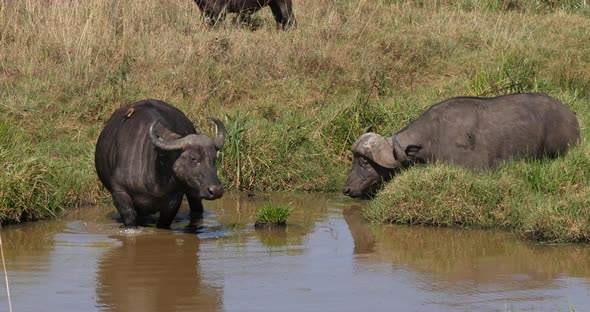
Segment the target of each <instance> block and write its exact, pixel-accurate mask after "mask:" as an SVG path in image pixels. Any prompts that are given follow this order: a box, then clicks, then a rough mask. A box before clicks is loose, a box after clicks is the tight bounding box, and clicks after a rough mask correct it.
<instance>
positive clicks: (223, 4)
mask: <svg viewBox="0 0 590 312" xmlns="http://www.w3.org/2000/svg"><path fill="white" fill-rule="evenodd" d="M195 3H196V4H197V6H198V7H199V10H201V14H203V16H204V17H205V22H206V23H207V25H208V26H210V27H212V26H214V25H215V24H217V23H218V22H220V21H223V20H224V19H225V15H226V14H227V13H237V14H238V20H239V21H240V22H243V23H247V24H249V25H251V24H252V20H251V15H252V14H254V13H255V12H256V11H258V10H260V9H262V8H263V7H265V6H269V7H270V9H271V10H272V15H273V16H274V18H275V21H276V22H277V28H279V29H283V30H285V29H287V28H289V27H290V26H293V25H295V15H294V14H293V2H292V0H195Z"/></svg>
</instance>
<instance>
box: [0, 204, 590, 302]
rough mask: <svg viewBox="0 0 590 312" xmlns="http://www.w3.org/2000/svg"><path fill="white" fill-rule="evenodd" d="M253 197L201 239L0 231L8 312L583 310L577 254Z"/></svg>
mask: <svg viewBox="0 0 590 312" xmlns="http://www.w3.org/2000/svg"><path fill="white" fill-rule="evenodd" d="M260 197H266V198H265V200H264V201H260V200H257V199H256V198H255V199H254V200H252V198H248V197H246V196H240V195H239V194H238V195H235V194H227V195H225V196H224V197H223V198H221V199H219V200H215V201H213V202H205V206H206V207H205V208H206V217H205V219H204V220H203V227H202V229H201V231H200V232H199V233H198V234H195V233H192V234H187V233H182V229H183V227H184V226H185V225H186V220H184V219H182V217H181V218H180V219H181V220H177V221H178V222H175V224H173V228H174V229H177V230H172V231H165V230H158V229H154V228H141V229H139V230H136V231H130V232H129V231H122V229H121V228H120V227H119V226H120V224H119V223H117V222H116V221H114V220H113V219H112V218H111V217H110V216H109V212H112V210H113V208H112V207H110V206H108V207H92V208H86V209H80V210H76V211H74V212H73V213H72V214H70V215H69V216H68V218H67V219H66V220H62V221H49V222H39V223H38V222H34V223H30V224H26V225H22V226H14V227H13V226H10V227H6V228H3V229H2V235H3V238H4V242H5V245H4V247H5V253H6V254H7V255H8V256H7V265H8V270H9V277H10V279H11V294H12V296H13V299H14V300H13V305H14V307H15V311H18V312H37V311H60V312H67V311H75V312H78V311H105V312H107V311H108V312H110V311H125V312H139V311H141V312H144V311H228V312H237V311H247V312H249V311H257V312H261V311H272V312H274V311H297V312H299V311H306V312H309V311H321V312H326V311H358V310H369V311H391V310H399V311H506V310H514V311H522V310H534V311H557V310H567V309H569V308H570V307H571V308H573V309H576V311H590V292H589V290H590V285H589V284H588V281H589V280H590V247H589V246H587V245H555V246H544V245H539V244H533V243H529V242H525V241H522V240H519V239H517V238H516V237H515V236H514V235H511V234H510V233H506V232H496V231H479V230H456V229H446V228H433V227H420V226H414V227H408V226H382V225H374V224H368V223H366V222H365V221H364V220H363V219H362V216H361V209H362V207H361V205H364V203H365V202H362V201H355V200H351V199H349V198H347V197H345V196H343V195H326V194H272V195H264V196H260ZM269 202H272V203H276V204H288V205H289V206H291V207H292V208H293V209H294V210H293V214H292V215H291V217H290V218H289V220H288V221H287V228H286V229H285V230H281V231H256V230H254V227H253V223H254V212H255V210H256V208H257V207H259V206H262V205H265V204H268V203H269ZM186 211H187V207H186V205H185V206H183V212H181V213H180V214H179V215H180V216H186ZM6 303H7V301H6V298H5V296H4V297H3V295H2V291H1V290H0V311H3V310H4V309H3V308H4V307H5V306H6Z"/></svg>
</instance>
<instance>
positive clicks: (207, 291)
mask: <svg viewBox="0 0 590 312" xmlns="http://www.w3.org/2000/svg"><path fill="white" fill-rule="evenodd" d="M113 238H116V239H117V240H119V241H121V243H122V244H121V245H120V246H119V247H116V248H114V249H111V250H110V251H108V252H107V253H106V254H105V255H104V256H103V257H102V258H101V260H100V262H99V265H98V272H97V276H98V277H97V283H98V285H97V293H98V296H99V298H98V304H99V307H100V308H101V310H102V311H195V309H196V308H198V311H219V309H220V302H221V293H220V292H221V289H218V288H215V287H211V286H209V285H206V284H204V283H203V281H202V278H201V276H200V268H199V263H198V262H199V261H198V252H199V238H198V237H196V236H195V235H189V234H177V233H173V232H170V231H156V232H155V233H152V234H137V235H118V236H114V237H113Z"/></svg>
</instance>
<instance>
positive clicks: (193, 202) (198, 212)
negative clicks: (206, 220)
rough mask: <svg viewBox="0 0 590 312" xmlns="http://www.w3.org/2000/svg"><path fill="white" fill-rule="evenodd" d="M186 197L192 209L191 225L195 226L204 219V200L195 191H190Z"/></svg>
mask: <svg viewBox="0 0 590 312" xmlns="http://www.w3.org/2000/svg"><path fill="white" fill-rule="evenodd" d="M186 198H187V199H188V205H189V207H190V209H191V213H190V216H189V218H190V222H189V227H195V226H196V225H197V224H198V223H199V222H200V221H201V220H202V219H203V202H202V200H201V198H200V197H199V195H198V194H196V192H194V191H188V192H187V193H186Z"/></svg>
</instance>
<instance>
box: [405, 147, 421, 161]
mask: <svg viewBox="0 0 590 312" xmlns="http://www.w3.org/2000/svg"><path fill="white" fill-rule="evenodd" d="M421 149H422V145H413V144H412V145H408V146H407V147H406V155H407V156H408V158H410V159H411V160H412V161H415V160H416V155H417V154H418V152H419V151H420V150H421Z"/></svg>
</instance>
